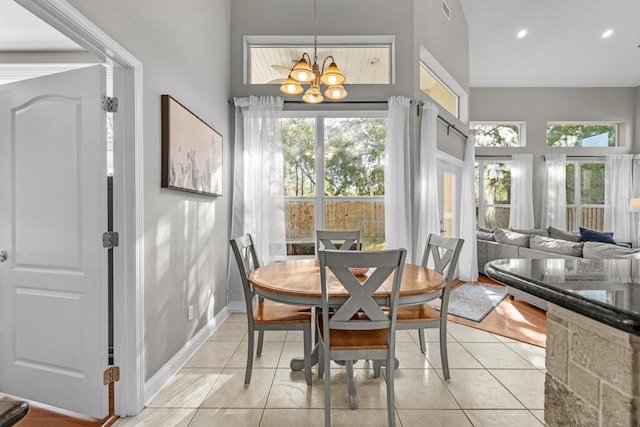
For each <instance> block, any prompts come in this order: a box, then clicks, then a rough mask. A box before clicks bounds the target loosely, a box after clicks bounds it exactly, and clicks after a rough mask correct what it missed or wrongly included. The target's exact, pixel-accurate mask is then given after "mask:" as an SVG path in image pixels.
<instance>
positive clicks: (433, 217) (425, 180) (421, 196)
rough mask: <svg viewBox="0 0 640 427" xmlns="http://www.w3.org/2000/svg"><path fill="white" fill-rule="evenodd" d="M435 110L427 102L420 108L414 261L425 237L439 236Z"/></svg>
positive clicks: (417, 257)
mask: <svg viewBox="0 0 640 427" xmlns="http://www.w3.org/2000/svg"><path fill="white" fill-rule="evenodd" d="M438 111H439V110H438V107H437V106H436V104H435V103H433V102H431V101H427V102H425V104H424V106H423V108H422V122H421V126H420V175H419V176H420V183H419V185H420V187H419V189H418V236H417V238H416V253H415V254H414V262H416V263H418V262H420V260H421V257H422V254H423V252H424V247H425V245H426V243H427V236H428V235H429V234H430V233H433V234H436V235H440V208H439V197H438V160H437V158H436V153H437V149H438V144H437V142H438V141H437V139H438V128H437V126H438Z"/></svg>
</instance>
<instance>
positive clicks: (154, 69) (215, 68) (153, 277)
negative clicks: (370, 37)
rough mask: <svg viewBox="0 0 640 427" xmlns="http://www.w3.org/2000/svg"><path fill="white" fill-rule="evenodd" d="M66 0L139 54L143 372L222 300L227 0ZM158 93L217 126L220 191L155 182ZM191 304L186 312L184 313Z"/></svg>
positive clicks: (174, 348)
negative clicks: (202, 192)
mask: <svg viewBox="0 0 640 427" xmlns="http://www.w3.org/2000/svg"><path fill="white" fill-rule="evenodd" d="M69 3H70V4H71V5H73V6H74V7H75V8H77V9H78V10H79V11H80V12H81V13H82V14H84V15H85V16H87V17H88V18H89V19H90V20H91V21H93V22H94V23H95V24H96V25H97V26H98V27H100V28H101V29H102V30H104V31H105V32H106V33H107V34H109V35H110V36H111V37H112V38H114V39H115V40H116V41H117V42H118V43H120V44H121V45H122V46H123V47H125V48H126V49H127V50H129V51H130V52H131V53H132V54H133V55H135V56H136V57H137V58H138V59H139V60H140V61H142V63H143V69H144V76H143V79H144V89H143V90H144V189H145V190H144V191H145V194H144V209H145V218H144V244H145V254H144V256H145V265H144V274H145V281H144V306H145V336H144V346H145V348H144V350H145V355H146V361H145V362H146V372H145V376H146V379H149V378H150V377H151V376H153V374H154V373H156V372H157V371H158V370H159V369H160V368H161V367H162V366H163V365H164V364H165V363H166V362H167V361H169V360H170V359H171V357H173V356H174V355H175V354H176V353H177V352H178V351H179V350H180V349H181V348H182V347H183V346H184V345H185V343H186V342H187V341H188V340H189V339H190V338H191V337H192V336H193V335H194V334H195V333H196V332H197V331H198V330H200V329H201V328H202V327H203V326H204V325H205V324H206V323H207V322H208V320H209V319H211V318H212V317H213V316H214V314H216V313H217V312H219V311H220V310H221V309H222V308H223V307H224V306H225V304H226V277H227V259H228V253H229V249H228V248H229V244H228V238H229V232H230V231H229V222H230V219H229V217H230V206H231V204H230V195H231V193H230V188H231V186H230V184H231V178H230V176H231V175H230V169H229V165H230V156H229V154H230V152H231V148H230V144H229V141H230V129H231V127H230V124H229V121H230V118H229V106H228V103H227V100H228V98H229V87H230V80H229V71H230V70H229V34H230V26H229V22H230V0H188V1H180V2H178V1H171V0H136V1H129V0H110V1H102V0H69ZM162 94H170V95H171V96H173V97H174V98H175V99H176V100H178V101H179V102H181V103H182V104H183V105H185V106H186V107H187V108H189V109H190V110H191V111H192V112H194V113H195V114H197V115H198V116H199V117H200V118H201V119H202V120H204V121H205V122H207V123H208V124H209V125H211V126H212V127H213V128H215V129H216V130H217V131H218V132H219V133H221V134H222V136H223V138H224V146H223V163H224V170H223V180H224V187H223V196H222V197H219V198H211V197H206V196H198V195H193V194H191V193H187V192H180V191H175V190H168V189H161V188H160V159H161V136H160V135H161V133H160V132H161V122H160V95H162ZM116 173H117V171H116ZM191 304H193V305H194V309H195V313H194V315H195V317H194V320H193V321H192V322H187V306H188V305H191Z"/></svg>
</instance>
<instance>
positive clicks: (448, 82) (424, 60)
mask: <svg viewBox="0 0 640 427" xmlns="http://www.w3.org/2000/svg"><path fill="white" fill-rule="evenodd" d="M421 64H424V65H425V66H426V67H427V68H428V69H429V70H431V72H432V73H433V74H434V75H435V77H437V78H438V80H440V81H441V82H442V83H443V84H444V85H445V86H446V87H448V88H449V89H450V90H452V91H453V93H455V94H456V95H457V96H458V114H457V115H454V117H455V118H457V119H458V120H460V121H461V122H462V123H465V124H466V123H469V94H468V93H467V91H466V90H464V88H463V87H462V86H461V85H460V84H459V83H458V81H457V80H456V79H455V78H453V76H452V75H451V74H449V71H447V69H446V68H445V67H444V66H443V65H442V64H441V63H440V61H438V60H437V59H436V57H435V56H433V55H432V54H431V52H429V50H428V49H427V48H426V47H424V46H420V60H419V63H418V79H419V78H420V77H419V73H420V66H421ZM419 83H420V82H419V81H418V91H419V93H421V94H424V96H427V97H429V95H427V94H426V93H424V92H422V90H420V89H419V86H420V84H419ZM429 98H431V97H429ZM438 105H440V104H439V103H438ZM443 108H444V107H443ZM446 111H447V113H449V110H446Z"/></svg>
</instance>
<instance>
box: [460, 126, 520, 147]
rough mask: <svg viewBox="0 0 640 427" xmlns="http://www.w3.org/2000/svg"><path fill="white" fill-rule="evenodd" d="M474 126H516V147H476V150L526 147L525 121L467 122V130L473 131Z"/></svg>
mask: <svg viewBox="0 0 640 427" xmlns="http://www.w3.org/2000/svg"><path fill="white" fill-rule="evenodd" d="M475 125H501V126H502V125H516V126H518V145H516V146H513V147H504V146H495V147H489V146H486V145H476V146H475V147H476V148H482V149H485V148H486V149H490V150H502V149H514V148H522V147H526V146H527V137H526V134H527V122H526V121H513V120H473V121H470V122H469V130H473V129H474V126H475Z"/></svg>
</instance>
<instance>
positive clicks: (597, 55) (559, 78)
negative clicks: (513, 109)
mask: <svg viewBox="0 0 640 427" xmlns="http://www.w3.org/2000/svg"><path fill="white" fill-rule="evenodd" d="M461 2H462V6H463V9H464V12H465V15H466V18H467V23H468V25H469V50H470V80H471V82H470V83H471V87H541V86H548V87H563V86H570V87H598V86H603V87H604V86H620V87H637V86H640V46H639V45H640V21H639V19H640V1H639V0H461ZM522 29H526V30H527V31H528V33H527V35H526V36H525V37H523V38H521V39H518V38H517V34H518V32H519V31H520V30H522ZM607 29H612V30H613V34H612V35H611V36H610V37H608V38H601V35H602V33H603V32H604V31H605V30H607Z"/></svg>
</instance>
